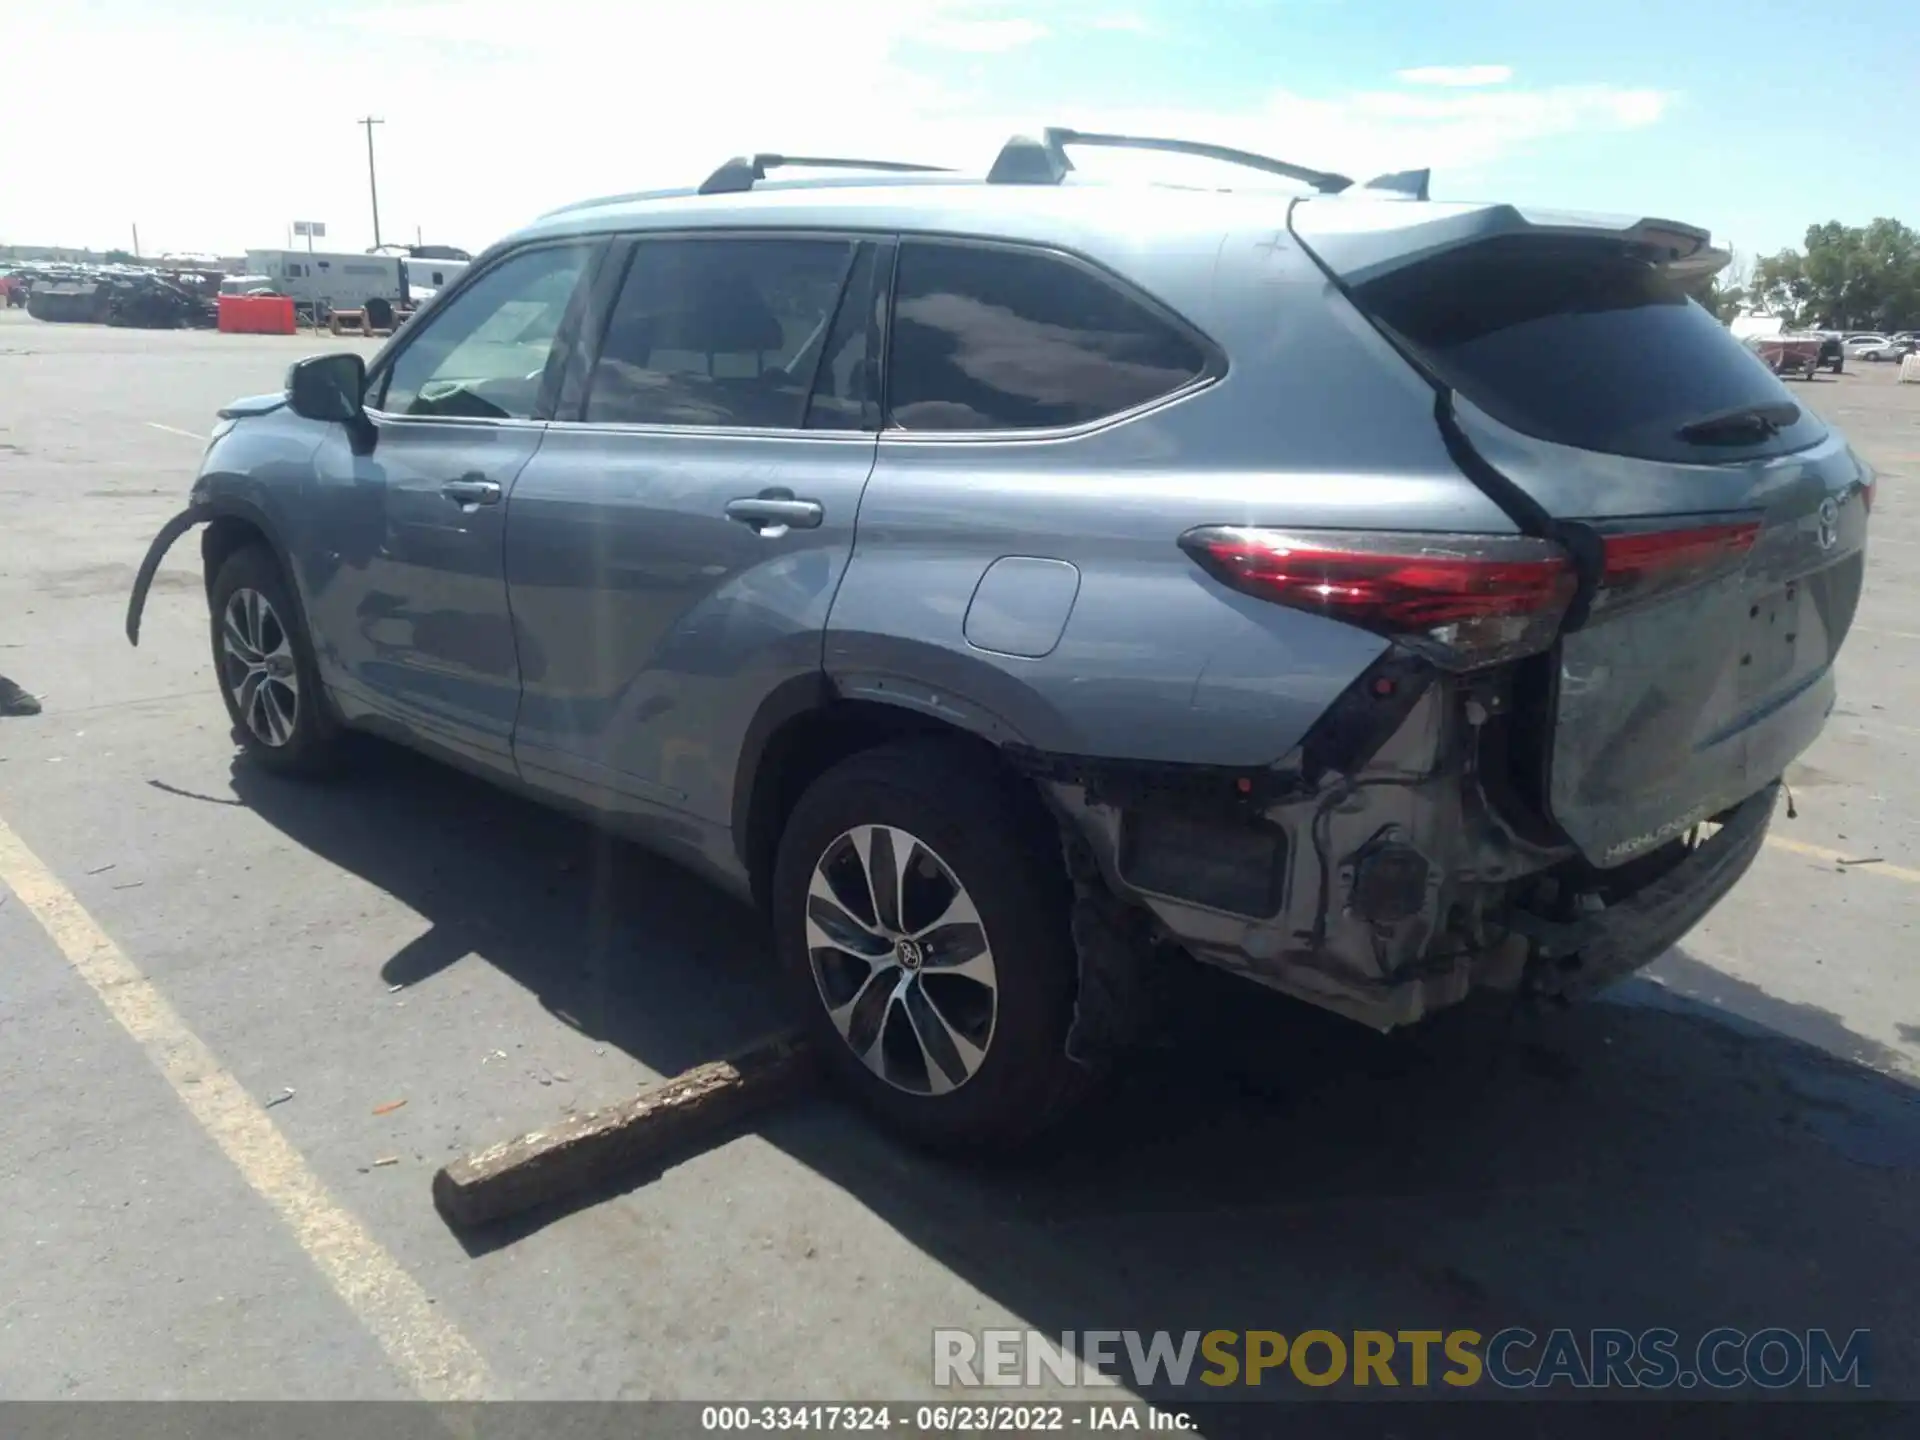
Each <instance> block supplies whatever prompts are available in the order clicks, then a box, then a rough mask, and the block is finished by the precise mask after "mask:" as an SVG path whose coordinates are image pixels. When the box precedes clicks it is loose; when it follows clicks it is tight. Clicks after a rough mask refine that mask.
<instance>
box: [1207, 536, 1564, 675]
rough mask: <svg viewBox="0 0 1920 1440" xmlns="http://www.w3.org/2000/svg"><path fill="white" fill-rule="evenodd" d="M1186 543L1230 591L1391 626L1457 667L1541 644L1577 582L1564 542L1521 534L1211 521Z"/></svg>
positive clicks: (1368, 625)
mask: <svg viewBox="0 0 1920 1440" xmlns="http://www.w3.org/2000/svg"><path fill="white" fill-rule="evenodd" d="M1180 544H1181V546H1182V548H1184V549H1185V550H1186V551H1187V553H1188V554H1189V555H1191V556H1193V558H1194V559H1195V560H1197V561H1198V562H1199V563H1200V565H1201V566H1202V567H1203V568H1204V569H1206V570H1207V571H1208V573H1210V574H1211V575H1213V576H1214V578H1216V579H1217V580H1219V581H1220V582H1221V583H1222V584H1225V585H1229V586H1231V587H1232V588H1234V589H1235V590H1239V591H1241V592H1243V593H1244V594H1248V595H1255V596H1258V597H1259V598H1260V599H1262V600H1272V601H1275V602H1277V603H1278V604H1281V605H1286V606H1289V607H1291V608H1293V609H1295V610H1309V611H1312V612H1314V613H1316V614H1320V615H1325V616H1327V617H1328V618H1329V619H1333V620H1343V621H1345V622H1347V623H1348V624H1350V625H1358V626H1361V627H1362V628H1364V629H1367V630H1372V631H1374V632H1375V633H1377V634H1381V635H1387V636H1391V637H1392V638H1393V639H1396V640H1399V641H1402V642H1403V643H1405V644H1408V645H1410V646H1411V647H1413V648H1415V649H1417V650H1419V651H1421V652H1422V653H1423V654H1426V655H1427V656H1428V657H1429V658H1431V659H1432V660H1434V661H1435V662H1436V663H1438V664H1441V665H1444V666H1446V667H1447V668H1449V669H1454V670H1470V669H1474V668H1476V667H1478V666H1482V665H1491V664H1495V663H1497V662H1499V661H1502V660H1511V659H1514V658H1516V657H1518V656H1521V655H1531V654H1534V653H1535V652H1537V651H1540V650H1544V649H1545V648H1546V647H1547V646H1548V645H1550V644H1552V643H1553V637H1554V635H1555V634H1556V633H1557V631H1558V629H1559V626H1560V620H1561V617H1562V616H1564V615H1565V614H1566V610H1567V605H1568V602H1569V601H1571V600H1572V598H1573V593H1574V589H1575V576H1574V571H1573V566H1572V564H1571V563H1570V562H1569V560H1568V559H1567V556H1566V553H1565V552H1564V551H1562V550H1561V549H1560V547H1559V546H1557V545H1554V544H1552V543H1551V542H1549V541H1546V540H1534V539H1528V538H1525V537H1521V536H1510V535H1429V534H1414V533H1400V534H1391V533H1375V532H1371V531H1357V532H1348V531H1328V530H1292V531H1281V530H1263V529H1249V528H1241V527H1230V526H1210V527H1207V528H1205V529H1200V530H1194V531H1190V532H1189V533H1188V534H1187V535H1185V536H1184V537H1182V539H1181V541H1180Z"/></svg>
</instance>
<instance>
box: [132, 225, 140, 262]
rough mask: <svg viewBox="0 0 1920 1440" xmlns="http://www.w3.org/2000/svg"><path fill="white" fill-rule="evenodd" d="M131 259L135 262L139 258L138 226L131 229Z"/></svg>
mask: <svg viewBox="0 0 1920 1440" xmlns="http://www.w3.org/2000/svg"><path fill="white" fill-rule="evenodd" d="M133 258H134V259H136V260H138V259H139V258H140V227H139V226H138V225H135V226H134V227H133Z"/></svg>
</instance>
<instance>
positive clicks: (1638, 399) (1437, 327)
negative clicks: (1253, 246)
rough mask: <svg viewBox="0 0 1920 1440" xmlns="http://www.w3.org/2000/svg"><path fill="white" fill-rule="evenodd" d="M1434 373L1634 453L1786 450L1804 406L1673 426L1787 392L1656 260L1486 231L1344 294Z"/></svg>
mask: <svg viewBox="0 0 1920 1440" xmlns="http://www.w3.org/2000/svg"><path fill="white" fill-rule="evenodd" d="M1355 298H1356V299H1357V300H1358V301H1359V303H1360V306H1361V308H1362V309H1364V310H1366V311H1367V312H1368V313H1370V314H1371V315H1372V316H1373V317H1374V318H1375V319H1377V320H1379V321H1380V322H1381V323H1382V324H1384V325H1386V326H1387V327H1388V328H1389V329H1390V330H1392V331H1393V332H1395V333H1396V334H1397V335H1398V336H1399V337H1400V339H1401V341H1402V343H1404V344H1406V345H1407V346H1408V348H1409V349H1410V350H1411V351H1412V352H1413V353H1414V354H1415V355H1416V356H1417V357H1418V358H1420V359H1421V360H1423V361H1424V362H1425V363H1426V364H1427V365H1428V366H1429V367H1430V368H1431V369H1432V370H1433V372H1434V373H1435V374H1436V375H1438V376H1439V378H1440V379H1441V380H1442V381H1444V382H1445V383H1446V384H1448V385H1450V386H1452V387H1453V388H1454V389H1456V390H1458V391H1459V392H1460V393H1461V394H1462V395H1464V396H1465V397H1466V398H1467V399H1469V400H1471V401H1472V402H1473V403H1474V404H1476V405H1478V406H1479V407H1480V408H1481V409H1483V410H1485V411H1487V412H1488V413H1489V414H1491V415H1493V416H1495V417H1496V418H1497V419H1499V420H1501V421H1502V422H1504V423H1505V424H1508V425H1511V426H1512V427H1513V428H1514V429H1516V430H1521V431H1524V432H1525V433H1527V434H1529V435H1537V436H1539V437H1540V438H1541V439H1543V440H1552V441H1556V442H1558V443H1560V444H1562V445H1572V446H1577V447H1579V448H1581V449H1583V450H1600V451H1607V452H1609V453H1612V454H1617V455H1632V456H1637V457H1640V458H1643V459H1654V460H1686V461H1702V460H1707V461H1711V460H1715V459H1720V458H1725V457H1726V456H1727V453H1728V451H1729V449H1730V448H1731V449H1733V450H1734V453H1736V454H1738V455H1741V456H1748V455H1753V454H1765V453H1771V452H1777V451H1782V450H1788V449H1797V448H1799V447H1801V446H1805V445H1809V444H1812V443H1814V442H1815V441H1817V440H1818V439H1819V438H1820V437H1821V436H1822V435H1824V434H1825V433H1826V431H1825V427H1824V426H1822V425H1821V424H1820V422H1819V421H1818V420H1817V419H1815V418H1814V417H1813V416H1812V415H1811V414H1810V413H1807V412H1805V411H1802V412H1801V416H1800V419H1799V420H1798V421H1795V422H1794V423H1791V424H1788V425H1787V426H1785V428H1783V429H1782V430H1780V432H1779V433H1778V434H1777V435H1774V436H1772V437H1771V438H1770V439H1768V440H1766V441H1765V442H1764V443H1763V444H1739V445H1737V446H1735V445H1734V444H1733V442H1734V441H1735V440H1751V439H1752V438H1753V432H1751V431H1746V432H1741V431H1739V430H1738V429H1735V430H1732V431H1729V432H1725V433H1724V434H1723V435H1722V436H1721V437H1720V440H1721V443H1718V444H1712V443H1703V442H1699V441H1690V440H1688V439H1684V438H1682V436H1681V435H1680V431H1681V429H1682V428H1683V427H1687V426H1690V425H1697V422H1699V421H1701V420H1703V419H1705V418H1707V417H1710V416H1716V415H1725V414H1727V413H1729V412H1735V411H1740V410H1743V409H1746V408H1748V407H1752V406H1761V407H1773V406H1781V405H1786V406H1792V405H1793V404H1794V399H1793V395H1792V394H1791V392H1789V391H1788V390H1787V388H1786V387H1785V386H1784V385H1782V384H1781V383H1780V381H1779V380H1778V379H1777V378H1775V376H1774V375H1773V373H1772V372H1771V371H1769V370H1768V369H1767V367H1766V366H1765V365H1764V364H1763V363H1761V361H1760V360H1759V359H1758V358H1757V357H1756V356H1755V355H1754V354H1753V353H1752V352H1751V351H1750V350H1748V349H1747V348H1746V347H1745V346H1743V345H1741V344H1740V343H1739V342H1738V341H1736V340H1735V339H1734V338H1733V337H1732V336H1731V335H1729V334H1728V333H1727V331H1726V329H1725V327H1723V326H1722V325H1721V324H1720V322H1719V321H1717V320H1715V319H1714V318H1713V317H1712V316H1711V315H1709V314H1708V313H1707V312H1706V311H1705V310H1703V309H1701V308H1700V307H1699V306H1698V305H1696V304H1694V303H1693V302H1692V301H1691V300H1689V299H1688V298H1687V297H1686V295H1685V294H1684V293H1683V292H1682V291H1681V290H1680V289H1679V288H1678V287H1676V286H1675V285H1674V284H1673V283H1672V281H1671V280H1669V279H1668V278H1667V277H1666V276H1665V275H1664V274H1663V273H1662V272H1661V271H1659V270H1657V269H1655V268H1654V267H1653V266H1651V265H1647V264H1645V263H1643V262H1641V261H1638V260H1635V259H1633V258H1631V257H1630V256H1627V255H1624V254H1622V253H1621V251H1620V250H1619V249H1618V247H1616V246H1612V245H1600V244H1595V243H1593V242H1591V241H1584V242H1583V241H1551V240H1543V239H1541V238H1539V237H1533V236H1510V237H1502V238H1500V239H1497V240H1490V241H1486V242H1483V243H1482V244H1479V245H1474V246H1470V247H1467V248H1465V249H1461V250H1455V251H1452V252H1451V253H1449V254H1446V255H1442V256H1439V257H1437V258H1435V259H1433V260H1428V261H1425V262H1423V263H1420V264H1417V265H1412V266H1409V267H1407V268H1405V269H1403V270H1397V271H1394V272H1393V273H1392V274H1389V275H1386V276H1383V277H1382V278H1380V279H1378V280H1374V281H1371V282H1369V283H1368V284H1366V285H1363V286H1361V287H1360V288H1359V289H1358V291H1356V293H1355Z"/></svg>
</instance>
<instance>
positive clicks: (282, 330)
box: [220, 295, 294, 335]
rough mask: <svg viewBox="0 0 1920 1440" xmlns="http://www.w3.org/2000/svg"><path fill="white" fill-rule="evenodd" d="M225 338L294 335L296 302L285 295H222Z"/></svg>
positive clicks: (221, 304)
mask: <svg viewBox="0 0 1920 1440" xmlns="http://www.w3.org/2000/svg"><path fill="white" fill-rule="evenodd" d="M220 332H221V333H222V334H223V335H291V334H293V333H294V328H293V301H292V300H290V299H288V298H287V297H286V296H284V295H222V296H221V297H220Z"/></svg>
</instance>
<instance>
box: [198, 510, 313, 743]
mask: <svg viewBox="0 0 1920 1440" xmlns="http://www.w3.org/2000/svg"><path fill="white" fill-rule="evenodd" d="M248 597H252V598H251V599H249V598H248ZM208 604H209V610H210V612H211V613H210V615H209V623H208V631H209V639H210V641H211V643H212V646H213V667H214V674H215V675H216V677H218V679H219V682H220V698H221V700H222V701H224V702H225V704H226V707H227V715H228V717H229V718H230V719H231V720H232V721H233V735H234V740H235V741H236V742H237V743H238V744H239V746H240V748H241V750H242V751H244V752H245V754H246V756H247V758H248V759H249V760H251V761H252V762H254V763H255V764H257V765H259V766H260V767H261V768H262V769H265V770H272V771H275V772H276V773H279V774H282V775H318V774H322V773H324V772H326V771H327V770H329V769H330V768H332V765H333V763H334V762H335V759H336V757H337V751H338V748H339V727H338V725H337V724H336V723H335V721H334V719H333V717H332V715H330V714H329V713H328V711H327V705H326V698H325V694H324V692H323V691H322V690H321V688H320V674H319V671H318V669H317V668H316V667H315V665H314V661H313V644H312V642H311V641H310V640H309V638H308V636H307V632H306V627H305V624H304V623H303V622H302V620H301V611H300V607H299V606H298V604H296V603H295V600H294V597H293V593H292V589H291V587H290V586H289V585H288V584H287V581H286V577H285V576H284V575H282V574H281V572H280V564H279V562H278V561H277V560H275V559H274V557H273V554H272V553H271V552H270V551H268V550H267V549H266V548H265V547H263V546H260V545H248V546H245V547H243V548H242V549H239V550H236V551H234V553H233V554H231V555H229V556H228V557H227V559H226V561H225V563H224V564H222V565H221V567H220V570H219V573H218V574H216V575H215V576H214V578H213V587H212V589H211V590H210V591H209V592H208ZM230 616H231V619H232V621H233V628H232V630H231V632H229V631H228V629H227V626H226V623H225V622H226V621H227V620H228V618H229V617H230ZM243 706H244V708H243Z"/></svg>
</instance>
